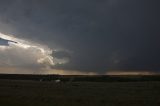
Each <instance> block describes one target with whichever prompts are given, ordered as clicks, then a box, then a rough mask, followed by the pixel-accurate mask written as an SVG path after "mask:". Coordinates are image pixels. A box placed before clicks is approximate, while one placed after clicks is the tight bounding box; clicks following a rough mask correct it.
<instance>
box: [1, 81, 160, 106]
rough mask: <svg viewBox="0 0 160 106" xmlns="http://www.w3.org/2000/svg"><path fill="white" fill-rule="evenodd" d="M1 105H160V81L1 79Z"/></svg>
mask: <svg viewBox="0 0 160 106" xmlns="http://www.w3.org/2000/svg"><path fill="white" fill-rule="evenodd" d="M0 106H160V82H158V81H157V82H156V81H155V82H112V83H111V82H73V83H58V84H56V83H54V82H38V81H37V82H36V81H13V80H0Z"/></svg>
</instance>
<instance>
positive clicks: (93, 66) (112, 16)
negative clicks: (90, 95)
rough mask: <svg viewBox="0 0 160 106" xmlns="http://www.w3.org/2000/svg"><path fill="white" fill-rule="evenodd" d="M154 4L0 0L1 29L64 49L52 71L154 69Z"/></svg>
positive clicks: (147, 0) (138, 0)
mask: <svg viewBox="0 0 160 106" xmlns="http://www.w3.org/2000/svg"><path fill="white" fill-rule="evenodd" d="M159 4H160V2H159V1H158V0H152V1H151V0H121V1H120V0H58V1H57V0H14V1H11V0H1V1H0V23H1V25H0V31H1V32H3V33H7V34H13V35H16V36H18V37H22V38H27V39H32V40H34V41H37V42H39V43H44V44H47V45H49V47H50V48H55V47H57V48H63V49H65V50H68V51H71V52H70V53H68V52H65V50H64V51H62V52H60V53H59V54H58V52H57V53H56V56H57V57H59V58H62V57H67V58H69V59H70V61H69V63H67V64H65V65H57V66H55V67H54V68H60V69H66V70H80V71H95V72H99V73H103V72H105V71H107V70H112V69H114V70H115V69H116V70H119V69H122V70H123V69H126V70H134V69H136V70H139V69H141V70H159V64H160V61H159V60H160V56H159V54H160V47H159V39H160V37H159V34H160V32H159V28H160V21H159V19H160V15H159V10H160V7H159Z"/></svg>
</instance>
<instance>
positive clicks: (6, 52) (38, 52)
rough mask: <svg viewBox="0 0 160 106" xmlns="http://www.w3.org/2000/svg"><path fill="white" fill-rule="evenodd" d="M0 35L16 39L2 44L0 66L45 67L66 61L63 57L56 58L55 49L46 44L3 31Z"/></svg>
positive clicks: (0, 46) (0, 47) (4, 37)
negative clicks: (53, 53) (53, 52)
mask: <svg viewBox="0 0 160 106" xmlns="http://www.w3.org/2000/svg"><path fill="white" fill-rule="evenodd" d="M0 37H1V38H2V39H5V40H11V41H14V42H10V41H8V45H0V66H11V67H37V68H44V67H48V66H54V65H56V64H64V63H65V60H63V59H57V58H54V56H53V55H52V51H53V50H52V49H50V48H49V47H47V46H45V45H41V44H38V43H35V42H31V41H27V40H24V39H19V38H16V37H14V36H11V35H5V34H2V33H0ZM16 42H17V43H16Z"/></svg>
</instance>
